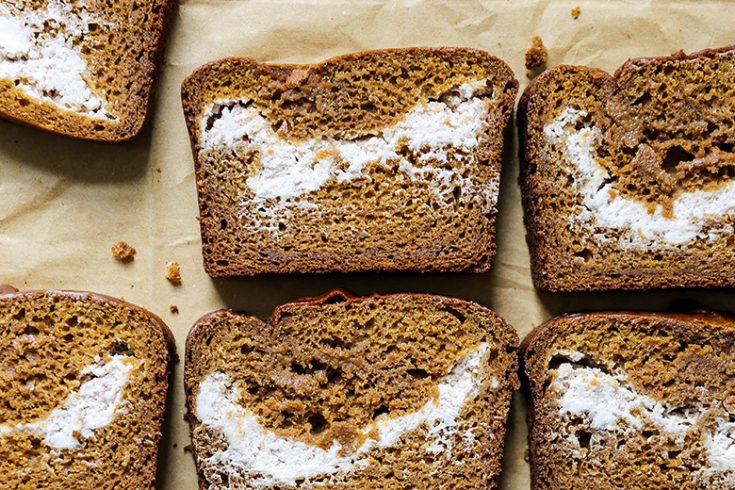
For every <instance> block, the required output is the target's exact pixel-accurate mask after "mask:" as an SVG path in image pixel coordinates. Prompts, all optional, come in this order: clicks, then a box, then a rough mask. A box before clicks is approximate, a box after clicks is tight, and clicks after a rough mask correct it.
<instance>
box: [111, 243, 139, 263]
mask: <svg viewBox="0 0 735 490" xmlns="http://www.w3.org/2000/svg"><path fill="white" fill-rule="evenodd" d="M135 253H136V250H135V248H133V247H131V246H130V245H128V244H127V243H126V242H123V241H119V242H117V243H116V244H115V245H113V246H112V255H113V256H114V257H115V258H116V259H117V260H119V261H120V262H131V261H133V260H134V259H135Z"/></svg>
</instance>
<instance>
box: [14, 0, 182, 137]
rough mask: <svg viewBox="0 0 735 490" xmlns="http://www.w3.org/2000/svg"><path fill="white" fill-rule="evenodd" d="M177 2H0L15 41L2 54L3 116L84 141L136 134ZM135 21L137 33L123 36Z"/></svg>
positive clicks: (51, 0)
mask: <svg viewBox="0 0 735 490" xmlns="http://www.w3.org/2000/svg"><path fill="white" fill-rule="evenodd" d="M26 3H27V2H26ZM173 4H174V2H173V0H153V1H150V2H144V3H139V4H130V5H127V4H126V5H122V4H119V2H118V3H115V2H112V3H109V4H101V3H96V4H91V3H89V2H84V1H82V0H71V1H63V0H49V1H47V2H45V3H44V5H43V7H39V6H33V5H30V4H29V5H24V4H23V5H22V4H18V3H12V2H11V3H8V2H5V3H4V4H3V5H0V24H1V25H2V26H3V35H4V36H5V39H6V41H7V43H9V44H6V46H5V49H4V51H3V53H2V54H0V117H3V118H5V119H8V120H10V121H13V122H18V123H22V124H26V125H29V126H34V127H37V128H40V129H44V130H46V131H50V132H52V133H57V134H61V135H65V136H70V137H72V138H77V139H83V140H92V141H101V142H109V143H112V142H123V141H127V140H129V139H131V138H133V137H134V136H136V135H137V134H138V133H139V131H140V129H141V127H142V126H143V123H144V121H145V118H146V113H147V111H148V106H149V102H150V94H151V91H152V85H153V81H154V79H155V77H156V72H157V69H158V65H159V64H160V60H161V58H162V53H163V44H164V38H165V34H166V26H167V20H168V17H169V14H170V11H171V8H172V6H173ZM132 23H135V24H136V25H135V26H134V27H135V29H134V30H135V32H136V33H137V34H136V35H131V36H120V35H119V32H126V31H131V24H132Z"/></svg>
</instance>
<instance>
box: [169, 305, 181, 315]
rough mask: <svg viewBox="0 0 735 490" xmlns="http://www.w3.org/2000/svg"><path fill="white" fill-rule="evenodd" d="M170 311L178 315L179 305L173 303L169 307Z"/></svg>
mask: <svg viewBox="0 0 735 490" xmlns="http://www.w3.org/2000/svg"><path fill="white" fill-rule="evenodd" d="M168 311H170V312H171V313H173V314H174V315H178V314H179V307H178V306H176V305H171V306H169V307H168Z"/></svg>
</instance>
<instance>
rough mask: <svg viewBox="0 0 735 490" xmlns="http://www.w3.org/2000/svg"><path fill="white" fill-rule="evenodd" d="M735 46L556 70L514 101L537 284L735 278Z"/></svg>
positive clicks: (655, 283) (730, 282) (561, 286)
mask: <svg viewBox="0 0 735 490" xmlns="http://www.w3.org/2000/svg"><path fill="white" fill-rule="evenodd" d="M734 77H735V47H730V48H722V49H718V50H708V51H703V52H700V53H696V54H693V55H690V56H685V55H684V54H683V53H682V54H677V55H674V56H672V57H668V58H647V59H637V60H630V61H628V62H627V63H625V64H624V65H623V66H622V67H621V68H620V69H619V70H618V71H617V72H616V73H615V76H609V75H608V74H607V73H604V72H602V71H600V70H595V69H592V68H586V67H576V66H559V67H556V68H554V69H551V70H549V71H547V72H546V73H544V74H543V75H542V76H540V77H539V78H537V79H536V80H535V81H534V82H533V83H532V84H531V85H530V86H529V88H528V89H527V90H526V92H525V93H524V95H523V97H522V99H521V103H520V107H519V121H520V125H519V126H520V131H521V139H522V142H521V157H522V160H523V162H522V172H521V174H522V176H521V185H522V190H523V204H524V208H525V219H526V229H527V232H528V233H527V237H528V243H529V246H530V250H531V265H532V271H533V277H534V281H535V284H536V286H537V287H539V288H541V289H543V290H548V291H582V290H614V289H651V288H679V287H733V286H735V274H733V271H735V228H734V226H735V150H734V149H733V145H735V129H734V128H733V124H732V121H733V118H735V106H733V104H732V103H731V102H732V98H733V94H735V82H733V79H734Z"/></svg>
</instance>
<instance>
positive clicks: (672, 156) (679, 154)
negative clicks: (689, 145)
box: [661, 146, 694, 173]
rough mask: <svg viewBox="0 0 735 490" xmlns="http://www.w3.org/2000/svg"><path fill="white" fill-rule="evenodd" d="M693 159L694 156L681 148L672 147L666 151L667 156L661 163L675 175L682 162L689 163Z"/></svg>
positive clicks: (667, 170)
mask: <svg viewBox="0 0 735 490" xmlns="http://www.w3.org/2000/svg"><path fill="white" fill-rule="evenodd" d="M693 159H694V155H692V154H691V153H689V152H688V151H686V150H685V149H684V148H682V147H681V146H672V147H671V148H668V149H667V150H666V156H665V157H664V160H663V162H662V163H661V167H662V168H663V169H664V170H665V171H666V172H668V173H675V172H676V168H677V167H678V166H679V164H680V163H681V162H689V161H691V160H693Z"/></svg>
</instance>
